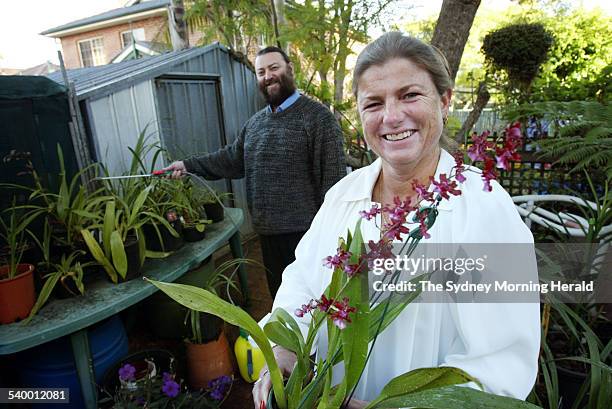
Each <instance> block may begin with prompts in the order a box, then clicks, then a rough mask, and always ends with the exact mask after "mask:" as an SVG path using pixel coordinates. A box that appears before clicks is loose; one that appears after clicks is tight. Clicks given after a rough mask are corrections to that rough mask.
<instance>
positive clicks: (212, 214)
mask: <svg viewBox="0 0 612 409" xmlns="http://www.w3.org/2000/svg"><path fill="white" fill-rule="evenodd" d="M204 211H205V212H206V217H207V218H209V219H210V220H212V222H213V223H218V222H221V221H223V219H224V217H225V215H224V213H223V206H222V205H221V204H220V203H217V202H214V203H206V204H205V205H204Z"/></svg>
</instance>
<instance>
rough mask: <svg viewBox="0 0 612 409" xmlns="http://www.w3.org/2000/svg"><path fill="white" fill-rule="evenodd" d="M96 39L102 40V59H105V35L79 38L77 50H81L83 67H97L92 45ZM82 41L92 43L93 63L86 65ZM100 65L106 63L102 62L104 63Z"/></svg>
mask: <svg viewBox="0 0 612 409" xmlns="http://www.w3.org/2000/svg"><path fill="white" fill-rule="evenodd" d="M96 40H100V43H101V46H102V59H104V37H103V36H98V37H92V38H86V39H83V40H78V41H77V50H78V52H79V59H80V60H81V67H83V68H86V67H96V64H95V59H94V55H93V47H92V43H93V42H94V41H96ZM82 43H90V50H91V58H92V63H93V65H85V64H84V63H83V51H82V49H81V44H82ZM100 65H104V62H102V64H100Z"/></svg>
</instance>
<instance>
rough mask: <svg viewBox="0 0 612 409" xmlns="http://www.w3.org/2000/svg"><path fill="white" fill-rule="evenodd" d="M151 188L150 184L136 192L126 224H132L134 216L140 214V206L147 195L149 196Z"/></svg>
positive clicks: (134, 219) (134, 220)
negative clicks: (136, 195)
mask: <svg viewBox="0 0 612 409" xmlns="http://www.w3.org/2000/svg"><path fill="white" fill-rule="evenodd" d="M151 189H152V187H151V186H147V187H146V188H145V189H144V190H143V191H142V192H140V193H139V194H138V197H136V200H134V203H133V204H132V208H131V211H130V217H129V219H128V226H130V227H131V226H134V224H135V222H136V218H137V217H138V215H139V214H140V208H141V207H142V205H143V204H144V202H145V200H147V196H149V192H150V191H151Z"/></svg>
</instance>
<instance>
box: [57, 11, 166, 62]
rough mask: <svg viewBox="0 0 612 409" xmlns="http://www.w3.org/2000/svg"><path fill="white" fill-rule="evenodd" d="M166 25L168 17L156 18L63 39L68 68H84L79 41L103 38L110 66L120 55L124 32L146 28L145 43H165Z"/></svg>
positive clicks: (65, 60)
mask: <svg viewBox="0 0 612 409" xmlns="http://www.w3.org/2000/svg"><path fill="white" fill-rule="evenodd" d="M166 23H167V17H166V16H156V17H150V18H147V19H144V20H139V21H135V22H132V23H125V24H120V25H116V26H112V27H106V28H101V29H98V30H92V31H88V32H86V33H80V34H75V35H70V36H66V37H63V38H62V39H61V42H62V51H63V54H64V63H65V64H66V68H68V69H70V68H80V67H82V66H83V65H82V64H81V58H80V56H79V47H78V42H79V41H82V40H88V39H92V38H96V37H102V41H103V42H104V61H105V63H106V64H108V63H109V62H110V61H111V60H112V59H113V58H114V57H115V56H116V55H117V54H119V52H120V51H121V49H122V48H121V33H122V32H125V31H129V30H134V29H137V28H144V33H145V41H158V42H163V39H164V33H163V31H164V30H165V27H166Z"/></svg>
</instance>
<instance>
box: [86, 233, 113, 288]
mask: <svg viewBox="0 0 612 409" xmlns="http://www.w3.org/2000/svg"><path fill="white" fill-rule="evenodd" d="M81 235H82V236H83V239H84V240H85V244H87V248H89V252H90V253H91V255H92V256H93V258H95V259H96V261H97V262H98V263H100V264H101V265H102V267H103V268H104V270H105V271H106V273H107V274H108V276H109V277H110V279H111V280H112V281H113V283H117V272H116V271H115V267H113V265H112V264H111V262H110V260H109V259H108V258H106V256H105V255H104V251H102V249H101V248H100V245H99V244H98V242H97V241H96V239H94V237H93V235H92V234H91V232H90V231H89V230H81Z"/></svg>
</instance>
